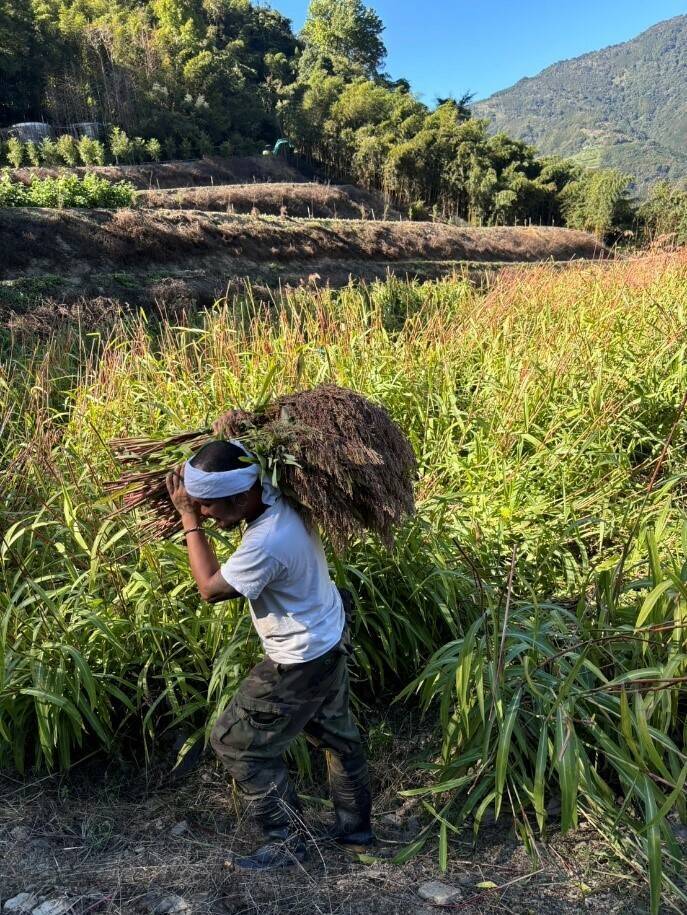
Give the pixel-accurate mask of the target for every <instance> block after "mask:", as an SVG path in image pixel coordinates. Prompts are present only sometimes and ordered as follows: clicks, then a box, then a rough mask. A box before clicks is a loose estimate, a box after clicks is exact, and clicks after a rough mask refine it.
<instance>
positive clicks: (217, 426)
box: [212, 410, 248, 439]
mask: <svg viewBox="0 0 687 915" xmlns="http://www.w3.org/2000/svg"><path fill="white" fill-rule="evenodd" d="M247 415H248V414H247V413H246V412H245V410H227V412H226V413H223V414H222V415H221V416H220V418H219V419H216V420H215V421H214V423H213V424H212V432H213V434H214V435H216V436H217V438H224V439H229V438H233V437H234V436H235V435H236V427H237V424H238V423H239V422H240V421H241V419H243V418H244V417H246V416H247Z"/></svg>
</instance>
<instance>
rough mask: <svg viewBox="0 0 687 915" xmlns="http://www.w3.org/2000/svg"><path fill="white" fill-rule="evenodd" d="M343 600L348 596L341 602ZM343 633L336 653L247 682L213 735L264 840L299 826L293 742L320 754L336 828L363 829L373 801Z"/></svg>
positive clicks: (276, 667) (268, 667)
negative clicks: (290, 768) (289, 752)
mask: <svg viewBox="0 0 687 915" xmlns="http://www.w3.org/2000/svg"><path fill="white" fill-rule="evenodd" d="M346 597H347V596H346ZM349 645H350V642H349V639H348V627H346V630H345V634H344V637H343V638H342V641H341V642H340V643H339V645H337V646H335V647H334V648H332V649H331V650H330V651H328V652H327V653H326V654H324V655H323V656H322V657H320V658H316V659H315V660H313V661H306V662H304V663H302V664H289V665H284V664H277V663H275V662H274V661H272V660H270V659H269V658H265V660H264V661H261V662H260V663H259V664H258V665H256V667H254V668H253V670H252V671H251V672H250V673H249V674H248V676H247V677H246V679H245V680H244V681H243V683H242V684H241V686H240V687H239V689H238V691H237V692H236V694H235V695H234V697H233V698H232V700H231V702H230V703H229V706H228V707H227V709H226V710H225V711H224V713H223V714H222V715H221V716H220V717H219V718H218V720H217V723H216V724H215V727H214V729H213V732H212V736H211V743H212V746H213V748H214V750H215V752H216V753H217V755H218V756H219V758H220V759H221V760H222V762H223V763H224V765H225V766H226V768H227V769H228V771H229V773H230V774H231V776H232V777H233V779H234V781H235V782H236V785H237V787H238V789H239V791H240V792H241V794H242V795H243V796H244V799H245V800H246V801H247V802H249V804H250V805H251V812H252V814H253V815H254V816H255V817H256V819H257V820H258V821H259V823H260V824H261V825H262V827H263V828H264V829H265V831H267V832H268V833H269V832H270V831H278V830H281V829H283V828H285V827H287V826H288V825H289V824H291V823H293V821H294V820H298V819H299V810H300V806H299V803H298V798H297V795H296V792H295V791H294V789H293V787H292V786H291V784H290V782H289V779H288V773H287V769H286V765H285V763H284V760H283V754H284V752H285V751H286V749H287V748H288V746H289V744H290V743H291V742H292V741H293V740H294V739H295V738H296V737H297V736H298V735H299V734H304V735H305V737H306V739H307V740H308V741H309V742H310V743H311V744H312V745H314V746H315V747H318V748H320V749H322V750H324V751H325V752H326V755H327V764H328V768H329V780H330V786H331V792H332V800H333V802H334V808H335V811H336V814H337V825H338V826H339V827H340V829H341V830H342V831H343V832H355V831H356V830H357V829H358V828H360V824H361V823H362V822H367V823H369V817H370V808H371V793H370V785H369V776H368V771H367V762H366V760H365V755H364V753H363V749H362V745H361V740H360V734H359V732H358V728H357V727H356V724H355V721H354V720H353V716H352V714H351V710H350V705H349V678H348V666H347V660H348V653H349V648H348V646H349Z"/></svg>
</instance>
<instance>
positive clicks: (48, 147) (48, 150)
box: [38, 137, 60, 166]
mask: <svg viewBox="0 0 687 915" xmlns="http://www.w3.org/2000/svg"><path fill="white" fill-rule="evenodd" d="M38 151H39V153H40V157H41V162H42V163H43V165H49V166H50V165H59V164H60V155H59V153H58V151H57V144H56V143H55V141H54V140H53V139H52V138H51V137H43V139H42V140H41V142H40V144H39V146H38Z"/></svg>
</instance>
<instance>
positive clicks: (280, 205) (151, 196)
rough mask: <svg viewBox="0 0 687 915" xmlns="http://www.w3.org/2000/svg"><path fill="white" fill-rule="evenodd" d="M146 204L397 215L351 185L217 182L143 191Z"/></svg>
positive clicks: (341, 215) (366, 216) (280, 212)
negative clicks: (211, 184)
mask: <svg viewBox="0 0 687 915" xmlns="http://www.w3.org/2000/svg"><path fill="white" fill-rule="evenodd" d="M138 203H139V204H140V205H141V206H144V207H160V208H167V209H172V210H205V211H212V212H220V213H237V214H250V213H251V212H252V211H253V210H257V213H258V214H259V215H263V216H284V217H291V216H296V217H315V218H325V219H371V218H374V219H382V218H387V219H398V218H399V214H398V213H397V212H396V211H395V210H391V209H389V208H387V207H385V204H384V201H383V200H382V199H381V198H380V197H378V196H377V195H376V194H372V193H369V192H368V191H364V190H361V189H360V188H357V187H354V186H353V185H350V184H344V185H329V184H316V183H313V182H309V183H302V182H301V183H293V182H291V183H289V182H285V181H280V182H273V183H262V184H258V183H252V184H226V185H220V186H215V187H193V188H177V189H172V190H152V191H141V192H140V193H139V195H138Z"/></svg>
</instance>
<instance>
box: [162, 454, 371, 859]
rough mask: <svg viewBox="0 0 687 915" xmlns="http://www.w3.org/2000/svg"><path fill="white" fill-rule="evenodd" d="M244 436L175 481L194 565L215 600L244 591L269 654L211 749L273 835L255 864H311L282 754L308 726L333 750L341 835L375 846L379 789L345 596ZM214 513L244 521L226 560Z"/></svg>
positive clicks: (204, 591) (226, 520)
mask: <svg viewBox="0 0 687 915" xmlns="http://www.w3.org/2000/svg"><path fill="white" fill-rule="evenodd" d="M249 461H250V456H249V455H248V452H247V451H246V449H245V448H244V447H243V445H241V443H240V442H236V441H233V442H229V441H216V442H211V443H209V444H207V445H205V446H204V447H203V448H201V449H200V450H199V451H198V452H197V454H196V455H195V456H194V457H193V458H192V459H191V460H190V461H187V462H186V464H185V465H184V468H183V472H182V473H178V472H173V473H170V474H169V475H168V477H167V488H168V490H169V494H170V497H171V499H172V502H173V503H174V505H175V507H176V509H177V511H178V512H179V514H180V516H181V520H182V524H183V528H184V532H185V537H186V545H187V548H188V555H189V562H190V565H191V572H192V574H193V577H194V579H195V581H196V584H197V585H198V590H199V591H200V594H201V597H202V598H203V599H204V600H208V601H213V602H214V601H221V600H232V599H236V598H240V597H246V598H247V599H248V602H249V607H250V613H251V617H252V619H253V624H254V626H255V629H256V630H257V633H258V635H259V636H260V639H261V641H262V645H263V648H264V651H265V658H264V660H263V661H261V662H260V663H259V664H258V665H257V666H256V667H255V668H254V669H253V670H252V671H251V672H250V673H249V674H248V676H247V677H246V679H245V680H244V681H243V683H242V684H241V686H240V687H239V689H238V691H237V693H236V694H235V695H234V697H233V698H232V700H231V702H230V704H229V706H228V707H227V709H226V710H225V711H224V713H223V714H222V715H221V716H220V717H219V718H218V720H217V723H216V724H215V727H214V729H213V731H212V736H211V743H212V746H213V748H214V750H215V752H216V753H217V755H218V756H219V758H220V759H221V760H222V762H223V763H224V765H225V766H226V767H227V769H228V770H229V772H230V773H231V775H232V777H233V778H234V781H235V783H236V785H237V786H238V789H239V791H240V793H241V794H242V795H243V797H244V798H245V799H246V801H248V802H249V804H250V809H251V811H252V813H253V815H254V816H255V818H256V820H257V821H258V823H259V825H260V826H261V827H262V830H263V832H264V835H265V844H264V845H263V846H262V847H261V848H259V849H258V850H257V851H256V852H255V853H254V854H252V855H248V856H245V857H237V858H235V859H234V865H235V866H236V867H238V868H240V869H245V870H260V869H265V868H274V867H284V866H286V865H288V864H293V863H295V862H296V861H299V860H303V859H304V857H305V855H306V849H305V844H304V842H303V838H302V828H300V827H302V819H301V807H300V803H299V800H298V796H297V794H296V792H295V790H294V788H293V786H292V785H291V783H290V781H289V778H288V772H287V769H286V766H285V764H284V760H283V758H282V757H283V753H284V751H285V750H286V749H287V747H288V746H289V744H290V743H291V742H292V741H293V740H294V738H295V737H296V736H297V735H298V734H300V733H304V734H305V736H306V738H307V739H308V740H309V741H310V743H312V744H314V745H315V746H317V747H320V748H321V749H323V750H325V751H326V754H327V763H328V767H329V780H330V786H331V792H332V800H333V803H334V810H335V814H336V821H335V826H334V828H333V830H332V832H331V836H330V837H331V838H332V839H334V840H336V841H337V842H339V843H341V844H344V845H350V846H360V845H370V844H372V843H373V842H374V836H373V833H372V829H371V825H370V813H371V792H370V782H369V776H368V771H367V763H366V760H365V756H364V754H363V750H362V746H361V741H360V735H359V733H358V729H357V727H356V725H355V722H354V720H353V717H352V715H351V711H350V708H349V683H348V669H347V654H348V650H347V649H348V645H349V636H348V628H347V623H346V613H345V609H344V598H350V595H348V594H347V592H339V590H338V589H337V588H336V586H335V585H334V583H333V582H332V580H331V578H330V576H329V570H328V568H327V561H326V558H325V555H324V550H323V549H322V543H321V541H320V538H319V535H318V534H317V532H316V531H311V530H309V529H308V528H307V527H306V526H305V524H304V522H303V520H302V519H301V517H300V515H299V514H298V513H297V512H296V511H295V510H294V508H292V506H291V505H289V503H288V502H287V501H286V500H285V499H283V498H282V497H281V494H280V493H279V490H278V489H276V488H275V487H273V486H272V485H271V484H270V483H268V482H264V483H261V481H260V472H259V466H258V465H257V464H256V463H254V462H252V463H251V462H249ZM206 518H212V519H213V520H214V521H215V522H216V523H217V525H218V526H219V527H221V528H223V529H224V530H231V529H232V528H235V527H236V526H237V525H239V524H241V523H242V522H245V525H246V527H245V531H244V534H243V538H242V540H241V543H240V545H239V547H238V549H237V550H236V551H235V552H234V553H233V554H232V555H231V556H230V557H229V559H228V560H227V561H226V562H224V563H223V564H221V565H220V563H219V562H218V560H217V558H216V556H215V552H214V550H213V548H212V546H211V545H210V543H209V542H208V540H207V539H206V537H205V534H204V533H203V521H204V520H205V519H206Z"/></svg>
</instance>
